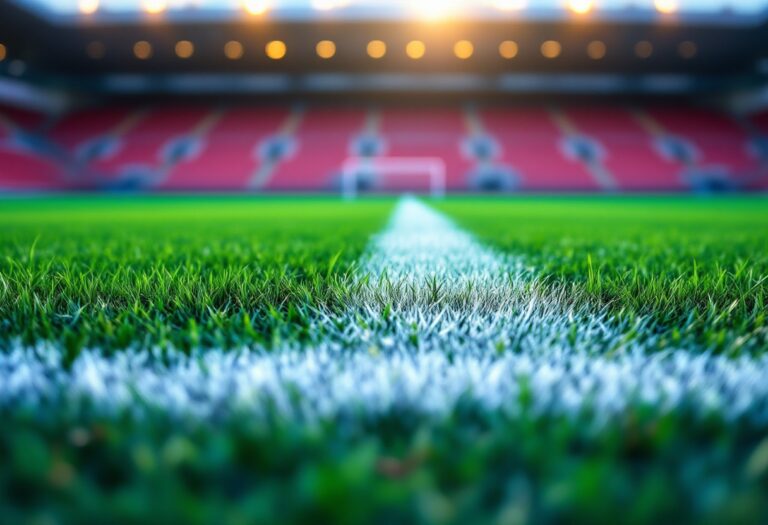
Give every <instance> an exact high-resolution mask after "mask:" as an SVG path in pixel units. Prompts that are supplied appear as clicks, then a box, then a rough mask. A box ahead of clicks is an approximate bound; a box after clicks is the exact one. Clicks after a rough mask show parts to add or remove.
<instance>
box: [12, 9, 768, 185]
mask: <svg viewBox="0 0 768 525" xmlns="http://www.w3.org/2000/svg"><path fill="white" fill-rule="evenodd" d="M766 163H768V1H764V0H740V1H736V0H732V1H724V0H655V1H654V0H634V1H628V0H602V1H599V0H542V1H535V0H528V1H526V0H476V1H467V0H465V1H458V0H454V1H451V0H422V1H412V2H405V1H387V2H384V1H372V0H271V1H270V0H242V1H239V0H4V1H3V2H2V3H0V191H3V192H8V193H14V192H69V191H81V192H82V191H110V192H117V191H131V192H136V191H141V192H263V193H268V192H327V193H338V192H344V193H346V194H347V195H356V194H358V193H360V192H386V193H396V192H400V191H415V192H432V193H434V194H442V193H444V192H526V191H528V192H594V193H596V192H736V191H760V190H765V189H768V169H767V166H766Z"/></svg>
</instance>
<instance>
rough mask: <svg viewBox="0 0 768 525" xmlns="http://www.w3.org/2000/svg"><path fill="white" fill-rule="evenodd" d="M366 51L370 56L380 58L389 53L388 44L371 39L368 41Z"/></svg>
mask: <svg viewBox="0 0 768 525" xmlns="http://www.w3.org/2000/svg"><path fill="white" fill-rule="evenodd" d="M366 51H367V52H368V56H369V57H371V58H373V59H376V60H378V59H380V58H384V55H386V54H387V44H386V43H385V42H383V41H381V40H371V41H370V42H368V46H367V47H366Z"/></svg>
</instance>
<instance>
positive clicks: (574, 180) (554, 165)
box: [480, 108, 600, 191]
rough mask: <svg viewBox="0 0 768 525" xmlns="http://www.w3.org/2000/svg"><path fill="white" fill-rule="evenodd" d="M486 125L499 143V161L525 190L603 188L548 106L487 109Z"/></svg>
mask: <svg viewBox="0 0 768 525" xmlns="http://www.w3.org/2000/svg"><path fill="white" fill-rule="evenodd" d="M480 118H481V121H482V125H483V127H484V129H485V130H486V132H488V133H489V134H491V135H492V136H493V137H494V138H495V139H496V141H497V142H498V144H499V157H498V161H499V162H501V163H503V164H504V165H506V166H508V167H509V168H511V170H512V171H513V172H514V173H515V174H516V175H517V177H518V178H519V180H520V187H521V188H522V189H524V190H552V189H560V190H595V191H596V190H599V189H600V188H599V186H598V185H597V183H596V181H595V180H594V178H593V177H592V176H591V175H590V173H589V172H588V171H587V169H586V167H585V165H584V164H583V163H582V162H581V161H580V160H579V159H577V158H574V157H572V156H568V155H567V154H566V148H565V144H564V143H565V138H566V137H565V136H564V135H563V134H562V132H561V130H560V129H559V128H558V126H557V124H556V123H555V121H554V120H553V118H552V116H551V114H550V112H549V111H548V110H546V109H530V108H525V109H522V108H521V109H508V108H505V109H499V108H495V109H484V110H482V111H481V112H480Z"/></svg>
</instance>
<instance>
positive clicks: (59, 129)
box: [50, 107, 131, 156]
mask: <svg viewBox="0 0 768 525" xmlns="http://www.w3.org/2000/svg"><path fill="white" fill-rule="evenodd" d="M130 114H131V110H130V109H128V108H125V107H99V108H93V109H88V110H82V111H76V112H72V113H70V114H68V115H66V116H64V117H63V118H61V119H60V120H59V121H58V122H57V123H56V124H55V125H54V126H53V129H52V130H51V133H50V137H51V140H52V141H53V142H54V143H55V144H57V145H58V146H60V147H62V148H64V149H65V150H67V151H69V152H71V153H73V154H75V156H78V155H80V154H85V153H86V152H85V151H83V150H84V149H85V147H86V146H88V145H89V143H92V142H93V141H94V140H98V139H100V138H103V137H104V136H108V135H109V134H110V133H112V132H113V130H115V129H117V127H118V126H119V125H120V123H121V122H123V121H125V119H126V118H128V116H129V115H130Z"/></svg>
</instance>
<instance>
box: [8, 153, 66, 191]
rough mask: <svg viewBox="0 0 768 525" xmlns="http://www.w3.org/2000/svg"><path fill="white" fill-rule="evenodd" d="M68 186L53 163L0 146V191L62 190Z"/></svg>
mask: <svg viewBox="0 0 768 525" xmlns="http://www.w3.org/2000/svg"><path fill="white" fill-rule="evenodd" d="M66 188H67V184H66V183H65V181H64V180H63V178H62V174H61V170H60V169H59V167H57V166H56V165H55V164H54V163H53V162H50V161H48V160H47V159H43V158H41V157H39V156H36V155H35V154H34V153H32V152H29V151H25V150H17V149H14V148H11V147H9V146H2V145H0V191H3V190H12V191H40V190H62V189H66Z"/></svg>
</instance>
